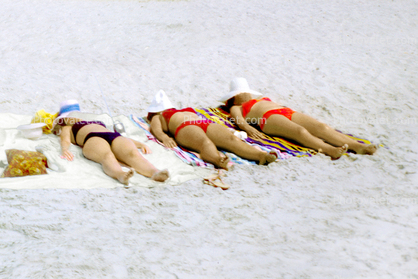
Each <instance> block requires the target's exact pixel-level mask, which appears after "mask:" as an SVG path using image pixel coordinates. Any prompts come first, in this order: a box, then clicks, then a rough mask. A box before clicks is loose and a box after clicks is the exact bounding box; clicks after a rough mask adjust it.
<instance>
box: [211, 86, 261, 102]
mask: <svg viewBox="0 0 418 279" xmlns="http://www.w3.org/2000/svg"><path fill="white" fill-rule="evenodd" d="M240 93H250V94H251V95H253V96H254V97H259V96H263V94H261V93H260V92H257V91H254V90H251V89H247V90H235V91H231V92H229V93H228V94H225V95H224V96H222V97H221V98H220V99H219V100H218V101H219V102H221V103H225V102H226V101H228V100H229V99H231V98H232V97H235V96H236V95H238V94H240Z"/></svg>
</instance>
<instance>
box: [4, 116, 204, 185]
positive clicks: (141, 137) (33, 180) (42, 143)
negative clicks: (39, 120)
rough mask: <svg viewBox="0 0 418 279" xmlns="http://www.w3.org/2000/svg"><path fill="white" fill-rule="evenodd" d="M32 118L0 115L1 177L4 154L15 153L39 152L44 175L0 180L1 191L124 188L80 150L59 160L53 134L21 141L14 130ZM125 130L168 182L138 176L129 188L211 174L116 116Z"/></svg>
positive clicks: (56, 141)
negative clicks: (45, 165) (166, 174)
mask: <svg viewBox="0 0 418 279" xmlns="http://www.w3.org/2000/svg"><path fill="white" fill-rule="evenodd" d="M32 118H33V116H30V115H18V114H12V113H0V174H1V173H3V171H4V169H6V167H7V163H8V162H7V157H6V152H5V150H7V149H18V150H27V151H38V152H41V153H43V154H44V155H45V156H46V158H47V161H48V169H47V172H48V173H47V174H45V175H35V176H25V177H12V178H0V188H7V189H57V188H65V189H90V188H115V187H124V185H122V184H121V183H119V182H118V181H117V180H115V179H113V178H111V177H109V176H107V175H106V174H105V173H104V172H103V170H102V167H101V165H100V164H98V163H96V162H93V161H90V160H88V159H86V158H85V157H84V156H83V153H82V149H81V148H80V147H79V146H76V145H71V147H70V150H71V152H72V153H73V154H74V156H75V160H74V161H72V162H69V161H66V160H63V159H61V158H60V154H61V153H60V149H61V148H60V143H59V138H58V137H57V136H55V135H53V134H43V135H42V136H41V137H40V138H39V139H38V140H30V139H26V138H24V137H23V136H22V135H21V133H20V132H19V131H18V130H17V129H16V127H17V126H19V125H23V124H28V123H30V122H31V119H32ZM95 119H97V120H101V121H106V119H110V121H111V118H110V116H109V115H107V114H102V115H94V114H90V115H89V120H95ZM113 120H118V121H120V122H121V123H123V125H124V126H125V130H126V133H124V134H123V135H124V136H127V137H129V138H132V139H135V140H137V141H140V142H143V143H145V144H147V145H148V146H149V147H150V149H151V151H152V153H151V154H143V156H144V157H145V158H146V159H147V160H149V161H150V162H151V163H152V164H153V165H155V166H156V167H157V168H159V169H165V168H167V169H168V170H169V172H170V178H169V180H168V181H167V182H166V183H160V182H155V181H152V180H151V179H149V178H146V177H144V176H142V175H140V174H138V173H135V174H134V176H133V177H132V178H131V179H130V184H129V187H146V188H151V187H158V186H164V185H179V184H181V183H183V182H185V181H187V180H191V179H202V178H204V177H206V176H207V175H209V174H210V173H211V170H210V169H208V168H200V167H194V166H191V165H187V164H184V163H183V162H182V160H180V159H179V158H178V157H177V156H176V155H174V154H173V152H171V151H170V150H166V149H165V148H164V147H162V146H161V145H159V144H157V143H155V142H153V141H149V140H148V138H147V136H146V133H145V132H144V131H143V129H140V128H138V127H137V125H135V124H134V123H132V121H131V120H130V119H129V118H128V117H126V116H123V115H120V116H116V117H114V118H113Z"/></svg>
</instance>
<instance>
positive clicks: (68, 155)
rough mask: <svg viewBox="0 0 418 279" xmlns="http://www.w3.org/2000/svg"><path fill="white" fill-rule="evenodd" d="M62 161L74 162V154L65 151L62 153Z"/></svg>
mask: <svg viewBox="0 0 418 279" xmlns="http://www.w3.org/2000/svg"><path fill="white" fill-rule="evenodd" d="M60 157H61V159H66V160H68V161H74V155H73V153H72V152H71V151H70V150H68V149H67V150H64V151H62V154H61V156H60Z"/></svg>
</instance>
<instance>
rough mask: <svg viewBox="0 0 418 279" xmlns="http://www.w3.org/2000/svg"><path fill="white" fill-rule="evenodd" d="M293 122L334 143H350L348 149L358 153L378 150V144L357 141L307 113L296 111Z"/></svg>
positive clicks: (340, 144)
mask: <svg viewBox="0 0 418 279" xmlns="http://www.w3.org/2000/svg"><path fill="white" fill-rule="evenodd" d="M292 122H295V123H296V124H299V125H300V126H302V127H304V128H306V129H307V130H308V131H309V133H311V134H312V135H314V136H316V137H318V138H321V139H323V140H325V141H326V142H329V143H330V144H332V145H335V146H342V145H344V144H348V149H350V150H353V151H354V152H356V153H358V154H369V155H372V154H373V153H374V152H376V146H375V145H374V144H363V143H360V142H358V141H355V140H353V139H352V138H350V137H348V136H346V135H344V134H342V133H340V132H337V131H336V130H334V129H332V128H331V127H329V126H328V125H326V124H325V123H322V122H319V121H318V120H316V119H314V118H312V117H310V116H308V115H306V114H303V113H299V112H295V113H294V114H293V116H292Z"/></svg>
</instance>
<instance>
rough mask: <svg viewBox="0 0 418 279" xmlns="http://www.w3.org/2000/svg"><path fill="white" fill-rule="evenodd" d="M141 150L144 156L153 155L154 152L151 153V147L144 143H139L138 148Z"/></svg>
mask: <svg viewBox="0 0 418 279" xmlns="http://www.w3.org/2000/svg"><path fill="white" fill-rule="evenodd" d="M136 147H137V148H138V149H139V150H141V152H142V153H144V154H151V153H152V151H151V149H150V148H149V146H148V145H146V144H143V143H139V144H137V146H136Z"/></svg>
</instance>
